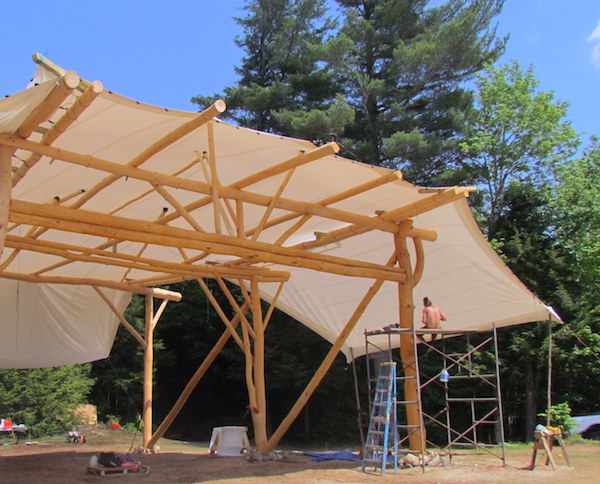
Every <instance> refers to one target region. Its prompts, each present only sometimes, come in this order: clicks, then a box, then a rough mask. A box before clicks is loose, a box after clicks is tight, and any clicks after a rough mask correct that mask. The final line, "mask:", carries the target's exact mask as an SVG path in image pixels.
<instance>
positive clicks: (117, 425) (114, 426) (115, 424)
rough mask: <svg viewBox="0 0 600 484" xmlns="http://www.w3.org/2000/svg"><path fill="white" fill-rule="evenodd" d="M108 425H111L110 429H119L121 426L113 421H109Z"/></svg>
mask: <svg viewBox="0 0 600 484" xmlns="http://www.w3.org/2000/svg"><path fill="white" fill-rule="evenodd" d="M110 427H111V428H112V429H115V430H118V429H120V428H121V426H120V425H119V422H113V423H111V424H110Z"/></svg>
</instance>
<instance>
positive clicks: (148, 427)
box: [142, 296, 154, 451]
mask: <svg viewBox="0 0 600 484" xmlns="http://www.w3.org/2000/svg"><path fill="white" fill-rule="evenodd" d="M144 308H145V324H144V340H145V341H146V346H145V347H144V407H143V411H142V416H143V421H144V430H143V432H144V434H143V435H144V442H143V443H144V450H146V451H148V449H149V445H148V442H150V439H151V438H152V380H153V376H154V371H153V370H154V336H153V329H154V326H153V325H152V317H153V316H154V300H153V298H152V296H146V298H145V305H144Z"/></svg>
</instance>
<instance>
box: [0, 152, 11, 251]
mask: <svg viewBox="0 0 600 484" xmlns="http://www.w3.org/2000/svg"><path fill="white" fill-rule="evenodd" d="M12 154H13V150H11V149H10V148H8V147H6V146H0V257H2V252H3V251H4V239H5V237H6V231H7V227H8V219H9V212H10V199H11V194H12V182H11V179H12Z"/></svg>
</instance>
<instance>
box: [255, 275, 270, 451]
mask: <svg viewBox="0 0 600 484" xmlns="http://www.w3.org/2000/svg"><path fill="white" fill-rule="evenodd" d="M251 292H252V304H251V309H252V323H253V326H254V334H255V336H254V391H255V394H256V405H257V410H258V411H255V410H254V409H252V423H253V426H254V440H255V443H256V449H257V450H258V451H259V452H261V453H263V452H264V453H266V451H265V449H266V447H267V392H266V386H265V328H264V325H263V317H262V307H261V304H260V292H259V289H258V279H257V278H256V277H253V278H252V281H251Z"/></svg>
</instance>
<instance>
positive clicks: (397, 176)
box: [246, 171, 402, 245]
mask: <svg viewBox="0 0 600 484" xmlns="http://www.w3.org/2000/svg"><path fill="white" fill-rule="evenodd" d="M401 179H402V173H401V172H400V171H390V172H389V173H386V174H385V175H382V176H380V177H378V178H375V179H373V180H370V181H368V182H366V183H362V184H360V185H357V186H355V187H353V188H349V189H348V190H344V191H342V192H339V193H336V194H335V195H332V196H330V197H326V198H323V199H321V200H319V201H318V202H317V204H319V205H323V206H327V205H331V204H333V203H337V202H341V201H342V200H347V199H348V198H352V197H354V196H356V195H359V194H361V193H365V192H367V191H369V190H373V189H375V188H377V187H380V186H382V185H386V184H388V183H391V182H394V181H397V180H401ZM298 217H299V215H298V214H296V213H288V214H285V215H281V216H279V217H276V218H274V219H272V220H270V221H269V222H268V223H267V224H265V228H270V227H273V226H275V225H279V224H281V223H284V222H288V221H290V220H293V219H295V218H298ZM310 217H311V216H310V215H308V216H306V215H305V216H302V220H304V222H306V221H307V220H309V219H310ZM304 222H301V221H299V222H296V224H295V225H294V226H293V227H296V230H297V229H299V228H300V227H301V226H302V225H303V224H304ZM254 230H255V229H251V230H249V231H248V232H247V233H246V234H247V235H248V236H250V235H252V234H253V233H254ZM292 233H294V230H292V229H288V230H287V231H286V232H285V234H283V235H282V236H280V237H279V239H278V242H277V243H276V245H281V244H283V243H284V242H285V240H287V238H288V237H289V236H290V235H291V234H292Z"/></svg>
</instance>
